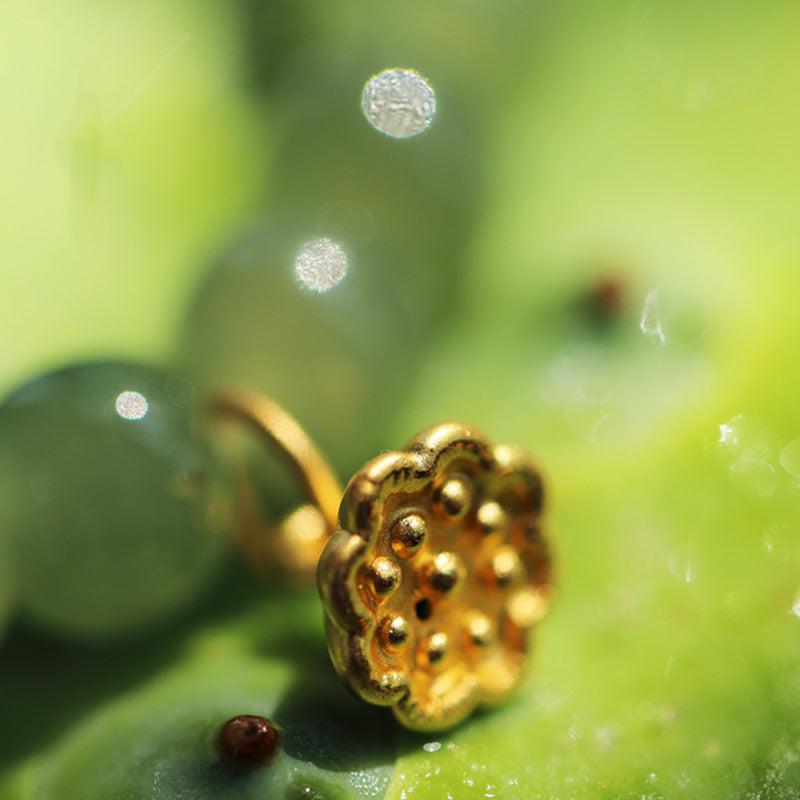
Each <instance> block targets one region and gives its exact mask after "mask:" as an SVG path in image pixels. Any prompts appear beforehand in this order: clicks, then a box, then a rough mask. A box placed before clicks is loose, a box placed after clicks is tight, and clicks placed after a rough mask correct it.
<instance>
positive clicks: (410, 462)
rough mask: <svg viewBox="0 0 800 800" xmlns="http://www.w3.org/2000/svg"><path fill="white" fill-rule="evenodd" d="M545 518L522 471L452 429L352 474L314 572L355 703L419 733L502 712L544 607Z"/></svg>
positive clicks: (538, 487) (503, 453) (529, 475)
mask: <svg viewBox="0 0 800 800" xmlns="http://www.w3.org/2000/svg"><path fill="white" fill-rule="evenodd" d="M541 509H542V484H541V479H540V477H539V474H538V472H537V471H536V469H535V468H534V467H533V466H532V465H531V463H530V462H529V460H528V459H527V457H526V456H525V455H524V454H523V453H522V452H521V451H520V450H518V449H516V448H511V447H506V446H500V447H494V448H493V447H491V446H490V445H489V444H488V442H487V441H486V439H484V437H483V436H482V435H480V434H479V433H477V431H475V430H474V429H472V428H468V427H465V426H463V425H459V424H455V423H445V424H442V425H436V426H434V427H432V428H429V429H428V430H426V431H424V432H423V433H422V434H420V435H419V436H418V437H417V438H416V439H414V440H413V441H412V442H410V443H409V445H408V446H407V447H406V448H405V450H403V451H400V452H394V453H385V454H383V455H380V456H378V457H377V458H375V459H373V460H372V461H370V462H369V463H368V464H366V465H365V466H364V467H363V468H362V469H361V470H360V471H359V472H357V473H356V474H355V475H354V476H353V478H352V479H351V481H350V483H349V484H348V486H347V488H346V490H345V493H344V497H343V499H342V502H341V506H340V509H339V524H340V526H341V528H342V529H343V530H340V531H338V532H336V533H334V534H333V535H332V536H331V537H330V538H329V540H328V542H327V544H326V546H325V549H324V551H323V553H322V557H321V559H320V562H319V566H318V569H317V580H318V585H319V590H320V594H321V596H322V600H323V603H324V606H325V611H326V625H327V635H328V647H329V650H330V653H331V659H332V661H333V664H334V666H335V667H336V670H337V672H338V673H339V675H340V676H341V677H342V678H343V679H344V680H345V681H346V682H347V684H348V685H349V686H350V687H351V689H353V691H355V693H356V694H358V695H359V696H361V697H362V698H364V699H365V700H367V701H368V702H370V703H375V704H378V705H387V706H391V707H392V708H393V710H394V713H395V715H396V716H397V718H398V719H399V720H400V721H401V722H402V723H403V724H404V725H406V726H407V727H409V728H412V729H416V730H422V731H436V730H441V729H443V728H447V727H450V726H452V725H454V724H456V723H458V722H460V721H461V720H462V719H464V718H465V717H466V716H467V715H468V714H469V713H470V712H471V711H472V710H473V709H474V708H475V707H476V706H478V705H492V704H495V703H497V702H500V701H502V700H504V699H505V698H506V697H507V696H508V695H509V694H510V693H511V692H512V691H513V690H514V689H515V688H516V686H517V685H518V683H519V682H520V679H521V676H522V673H523V668H524V666H525V661H526V653H527V640H528V635H527V634H528V628H530V627H531V626H532V625H533V624H534V623H535V622H536V621H537V620H539V619H540V618H541V617H542V616H543V614H544V612H545V610H546V609H547V605H548V602H549V600H550V597H551V595H552V585H551V564H550V554H549V550H548V546H547V543H546V541H545V539H544V536H543V533H542V530H541V528H540V513H541Z"/></svg>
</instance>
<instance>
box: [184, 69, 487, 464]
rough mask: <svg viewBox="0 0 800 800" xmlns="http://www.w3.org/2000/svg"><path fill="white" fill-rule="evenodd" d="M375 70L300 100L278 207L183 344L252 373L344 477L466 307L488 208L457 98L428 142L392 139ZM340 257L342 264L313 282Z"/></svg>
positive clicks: (192, 352) (201, 303) (192, 369)
mask: <svg viewBox="0 0 800 800" xmlns="http://www.w3.org/2000/svg"><path fill="white" fill-rule="evenodd" d="M369 75H370V73H369V71H368V68H367V67H366V66H365V67H363V68H359V69H353V70H352V71H351V73H350V74H348V75H347V76H344V77H341V76H340V77H338V78H337V79H335V80H334V79H325V81H324V91H322V90H314V99H313V102H310V103H308V104H305V103H304V105H303V108H302V109H298V113H297V118H296V119H295V124H294V125H293V127H292V129H291V130H290V131H289V132H288V133H287V135H286V136H285V137H284V140H283V144H282V146H281V148H280V151H279V153H278V155H277V157H276V161H275V170H274V174H273V176H272V180H271V191H272V193H273V196H274V197H275V198H276V200H277V202H276V203H275V207H274V208H273V209H272V210H271V211H270V212H269V213H267V214H265V215H264V217H263V218H262V219H260V220H258V221H257V222H256V223H255V224H253V225H251V226H250V227H249V228H248V229H247V230H246V231H243V232H242V235H241V237H240V238H239V239H238V240H237V241H235V242H234V243H233V244H232V246H231V247H230V248H229V249H228V250H227V252H225V253H223V254H222V256H221V257H220V258H219V259H218V261H217V263H216V264H215V265H214V267H213V269H212V270H211V271H210V272H209V274H208V276H207V278H206V280H205V281H204V282H203V283H202V284H201V285H200V287H199V290H198V292H197V294H196V296H195V298H194V300H193V301H192V303H191V304H190V306H189V313H188V315H187V319H186V324H185V326H184V331H183V341H182V346H181V359H182V362H181V366H182V368H184V369H186V370H187V371H188V372H189V373H190V374H191V375H192V376H193V377H195V378H196V379H197V380H198V381H200V382H201V383H203V384H208V385H214V384H218V383H220V382H222V383H228V382H233V383H240V384H244V385H247V386H249V387H251V388H254V389H257V390H261V391H264V392H266V393H268V394H269V395H271V396H272V397H273V398H274V399H276V400H277V401H278V402H280V403H281V404H282V405H283V406H285V407H286V408H287V409H288V410H289V411H290V412H291V413H292V414H293V415H294V416H295V417H296V418H297V420H298V421H299V422H300V424H302V425H303V426H304V427H305V428H306V429H307V430H308V432H309V433H310V434H311V435H312V437H313V438H314V439H315V440H316V441H317V442H318V443H319V444H320V446H321V447H322V449H323V450H324V451H325V453H326V454H327V456H328V457H329V458H330V460H331V461H332V462H333V464H334V465H335V467H336V468H337V470H338V471H339V472H340V473H341V474H342V476H346V475H348V474H350V473H351V472H352V471H353V470H355V469H356V468H358V467H359V466H360V465H361V464H362V463H363V462H364V460H365V458H367V457H369V455H370V454H372V453H374V452H376V451H379V450H381V449H383V448H385V447H387V445H388V442H387V439H386V430H387V423H388V422H389V421H390V420H391V419H392V418H393V416H394V415H396V414H397V412H398V409H400V408H401V407H402V405H403V403H404V402H405V400H406V398H407V397H408V395H409V394H410V392H411V390H412V389H413V388H415V387H416V386H417V384H418V383H419V382H420V381H424V370H425V368H426V366H427V364H428V361H429V358H430V353H431V351H432V348H433V346H434V343H435V341H436V340H437V338H438V336H439V334H440V332H441V331H442V330H444V329H446V327H447V325H448V323H449V321H450V319H451V318H452V317H453V316H454V315H457V314H458V308H459V300H458V298H459V285H460V274H461V272H462V269H463V266H464V259H465V258H466V251H467V247H468V244H469V241H470V237H471V234H472V232H473V230H474V228H475V225H476V224H477V210H478V206H479V201H478V194H479V192H478V187H479V184H480V179H479V169H478V166H477V165H478V162H479V159H478V157H477V141H476V138H475V136H474V135H473V134H471V132H470V129H469V126H468V125H463V126H462V125H459V124H458V123H457V118H458V116H459V114H458V111H457V109H454V108H453V107H452V106H451V107H450V113H449V114H448V115H447V117H446V118H444V119H442V120H437V121H436V122H435V123H434V124H433V125H432V126H431V128H430V130H428V131H426V132H425V133H424V134H422V135H420V136H418V137H415V140H414V141H413V142H412V141H406V142H399V141H396V140H391V139H390V138H389V137H387V136H385V135H383V134H381V133H379V132H377V131H375V130H374V129H373V128H372V127H371V126H370V125H369V123H368V122H367V121H366V120H365V119H364V117H363V115H362V114H361V111H360V108H359V102H360V95H359V93H360V89H361V86H363V83H364V81H365V80H366V79H367V78H368V77H369ZM293 80H294V81H299V83H294V82H293ZM293 87H294V88H293ZM300 88H303V89H305V88H308V90H309V91H311V88H310V87H306V85H305V82H304V80H302V77H298V76H297V75H295V76H294V79H293V78H292V76H291V75H290V76H288V77H287V78H286V81H285V85H284V90H285V91H286V92H287V93H289V94H290V93H291V92H293V91H295V90H296V91H300ZM320 132H323V134H322V135H321V133H320ZM309 253H311V254H316V255H317V256H318V261H317V263H316V264H315V263H313V261H314V259H313V258H311V257H310V256H309ZM326 256H327V257H329V259H330V271H331V273H332V275H325V278H326V279H325V280H322V281H319V282H314V281H310V282H309V281H308V280H307V278H306V279H305V280H304V278H305V277H306V276H307V273H308V272H312V273H313V269H312V267H314V266H317V267H319V262H320V261H322V260H323V259H324V257H326ZM345 261H346V274H342V273H343V271H344V262H345ZM298 262H299V266H298ZM309 262H311V263H309ZM323 266H324V265H323ZM309 283H310V284H311V285H310V286H309ZM315 289H316V290H315Z"/></svg>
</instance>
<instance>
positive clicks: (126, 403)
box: [117, 392, 150, 420]
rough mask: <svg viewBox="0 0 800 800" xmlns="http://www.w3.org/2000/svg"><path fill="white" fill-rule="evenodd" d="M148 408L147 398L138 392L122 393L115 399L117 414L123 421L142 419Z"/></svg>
mask: <svg viewBox="0 0 800 800" xmlns="http://www.w3.org/2000/svg"><path fill="white" fill-rule="evenodd" d="M149 408H150V404H149V403H148V402H147V398H146V397H145V396H144V395H143V394H140V393H139V392H122V393H120V394H119V395H118V397H117V414H119V415H120V416H121V417H122V418H123V419H131V420H136V419H142V418H143V417H144V416H145V415H146V414H147V411H148V409H149Z"/></svg>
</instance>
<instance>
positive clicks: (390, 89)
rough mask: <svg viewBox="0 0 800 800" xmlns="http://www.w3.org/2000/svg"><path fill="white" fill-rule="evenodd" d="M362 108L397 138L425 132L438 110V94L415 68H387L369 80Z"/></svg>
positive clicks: (373, 122) (371, 120)
mask: <svg viewBox="0 0 800 800" xmlns="http://www.w3.org/2000/svg"><path fill="white" fill-rule="evenodd" d="M361 109H362V110H363V112H364V116H365V117H366V118H367V120H368V121H369V123H370V125H372V127H373V128H375V129H376V130H378V131H380V132H381V133H385V134H386V135H387V136H391V137H392V138H394V139H407V138H409V137H410V136H416V135H417V134H419V133H422V132H423V131H424V130H426V129H427V128H428V126H429V125H430V124H431V122H433V117H434V116H435V114H436V94H435V93H434V91H433V88H432V87H431V85H430V84H429V83H428V82H427V81H426V80H425V78H423V77H422V75H420V74H419V73H418V72H415V71H414V70H412V69H387V70H384V71H383V72H380V73H378V74H377V75H374V76H373V77H372V78H370V79H369V80H368V81H367V84H366V86H365V87H364V92H363V94H362V95H361Z"/></svg>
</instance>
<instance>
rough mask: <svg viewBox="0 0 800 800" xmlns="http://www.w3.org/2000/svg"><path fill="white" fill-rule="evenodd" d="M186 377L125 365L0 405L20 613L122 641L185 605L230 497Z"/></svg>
mask: <svg viewBox="0 0 800 800" xmlns="http://www.w3.org/2000/svg"><path fill="white" fill-rule="evenodd" d="M196 411H197V398H196V392H195V390H194V389H193V387H192V386H191V385H190V384H189V383H187V382H186V381H184V380H182V379H180V378H177V377H175V376H173V375H170V374H168V373H164V372H161V371H159V370H155V369H151V368H147V367H143V366H139V365H134V364H125V363H93V364H83V365H80V366H74V367H70V368H66V369H62V370H60V371H57V372H53V373H50V374H46V375H43V376H40V377H38V378H36V379H34V380H33V381H31V382H30V383H28V384H26V385H25V386H23V387H22V388H20V389H18V390H17V391H16V392H14V393H13V394H12V395H11V396H10V397H8V399H7V400H6V401H5V403H4V404H3V405H2V407H0V440H2V441H3V442H4V447H3V452H2V456H1V457H0V485H2V487H3V488H2V495H3V499H4V502H3V503H2V507H1V508H0V528H5V529H6V530H8V531H9V532H10V534H11V539H12V545H13V548H14V551H15V557H16V560H17V562H18V591H19V603H20V607H21V609H22V611H23V612H24V613H25V615H26V616H27V617H28V618H29V619H31V620H34V621H36V622H37V623H40V624H41V625H43V626H46V627H48V628H51V629H54V630H56V631H59V632H62V633H64V634H67V635H78V636H86V637H106V636H114V635H123V634H125V633H128V632H130V631H131V630H136V629H143V628H146V627H148V626H151V625H153V624H156V623H159V622H161V621H162V620H164V619H165V618H166V617H168V616H169V615H172V614H174V613H176V612H177V611H179V610H180V609H182V608H184V607H185V606H187V605H188V604H189V603H190V602H191V601H192V600H193V599H194V598H195V597H196V596H197V594H198V592H199V591H200V590H201V589H202V588H203V586H204V585H205V584H206V583H207V582H208V580H209V579H210V578H211V576H212V575H213V573H214V571H215V568H216V567H217V565H218V564H219V562H220V560H221V557H222V555H223V553H224V551H225V549H226V541H227V540H226V537H225V536H224V530H225V528H226V527H227V526H228V525H229V523H230V518H231V510H230V499H229V498H230V492H229V491H226V482H225V481H224V480H223V478H222V476H223V471H222V470H221V467H220V464H219V463H218V461H217V458H216V456H215V454H214V453H213V451H212V450H211V449H210V447H209V445H208V443H207V442H206V441H205V440H204V438H203V437H202V435H200V434H199V433H198V431H197V430H196V429H195V423H196V416H197V415H196Z"/></svg>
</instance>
